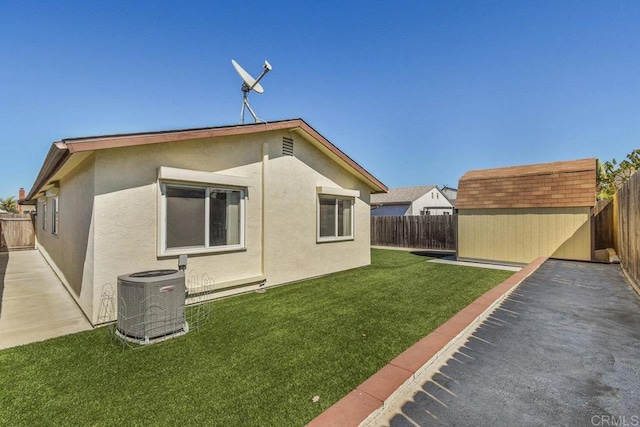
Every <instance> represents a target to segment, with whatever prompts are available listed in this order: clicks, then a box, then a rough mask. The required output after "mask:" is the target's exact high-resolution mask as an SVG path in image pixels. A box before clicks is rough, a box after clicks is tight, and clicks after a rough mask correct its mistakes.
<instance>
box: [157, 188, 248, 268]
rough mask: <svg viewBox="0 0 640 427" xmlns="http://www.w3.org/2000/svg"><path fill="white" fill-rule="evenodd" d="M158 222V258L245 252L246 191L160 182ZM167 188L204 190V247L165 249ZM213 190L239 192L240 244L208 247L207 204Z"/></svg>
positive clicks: (208, 213)
mask: <svg viewBox="0 0 640 427" xmlns="http://www.w3.org/2000/svg"><path fill="white" fill-rule="evenodd" d="M159 184H160V188H159V198H160V202H159V208H160V209H159V216H158V218H159V221H158V256H171V255H181V254H205V253H216V252H232V251H242V250H246V241H245V230H246V225H247V222H246V199H247V189H246V188H239V187H229V186H221V185H212V184H202V183H193V184H188V183H181V182H170V181H162V182H160V183H159ZM167 186H169V187H172V188H198V189H204V190H205V195H204V200H205V203H204V209H205V211H204V218H205V221H204V229H203V230H202V232H203V233H204V246H192V247H181V248H167V202H166V189H167ZM214 190H224V191H229V190H231V191H239V192H240V243H239V244H236V245H221V246H210V245H209V227H210V218H209V216H210V203H207V202H208V200H209V197H210V196H211V192H212V191H214Z"/></svg>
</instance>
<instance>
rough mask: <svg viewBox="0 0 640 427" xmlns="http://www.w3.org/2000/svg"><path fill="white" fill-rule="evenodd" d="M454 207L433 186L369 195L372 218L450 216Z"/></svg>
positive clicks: (404, 188)
mask: <svg viewBox="0 0 640 427" xmlns="http://www.w3.org/2000/svg"><path fill="white" fill-rule="evenodd" d="M453 212H454V205H453V203H452V202H451V200H449V199H448V198H447V197H446V196H445V195H444V194H443V192H442V191H441V190H440V189H439V188H438V187H437V186H435V185H423V186H420V187H402V188H390V189H389V191H388V192H387V193H380V194H373V195H371V215H372V216H403V215H451V214H453Z"/></svg>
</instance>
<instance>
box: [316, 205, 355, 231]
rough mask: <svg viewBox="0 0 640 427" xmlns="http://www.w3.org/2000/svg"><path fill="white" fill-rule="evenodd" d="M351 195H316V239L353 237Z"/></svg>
mask: <svg viewBox="0 0 640 427" xmlns="http://www.w3.org/2000/svg"><path fill="white" fill-rule="evenodd" d="M353 202H354V199H353V198H351V197H338V196H329V195H319V196H318V241H332V240H348V239H353Z"/></svg>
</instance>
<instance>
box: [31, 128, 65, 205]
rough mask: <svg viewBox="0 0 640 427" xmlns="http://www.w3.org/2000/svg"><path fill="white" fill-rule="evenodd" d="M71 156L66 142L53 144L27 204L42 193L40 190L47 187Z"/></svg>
mask: <svg viewBox="0 0 640 427" xmlns="http://www.w3.org/2000/svg"><path fill="white" fill-rule="evenodd" d="M70 155H71V153H70V151H69V148H68V147H67V144H65V143H64V142H61V141H58V142H54V143H53V144H51V148H49V152H48V153H47V156H46V157H45V158H44V162H43V163H42V167H41V168H40V172H39V173H38V176H37V178H36V180H35V182H34V183H33V187H31V190H30V191H29V194H28V195H27V197H26V198H25V199H24V201H25V202H29V201H31V200H32V199H33V198H34V197H35V196H36V194H38V193H39V192H40V189H41V188H42V187H44V186H45V185H46V183H47V181H49V179H50V178H51V177H52V176H53V175H55V173H56V172H57V171H58V170H60V168H61V167H62V166H63V165H64V164H65V162H66V161H67V159H68V158H69V156H70Z"/></svg>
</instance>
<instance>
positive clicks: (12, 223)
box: [0, 214, 36, 252]
mask: <svg viewBox="0 0 640 427" xmlns="http://www.w3.org/2000/svg"><path fill="white" fill-rule="evenodd" d="M35 247H36V236H35V233H34V230H33V221H32V219H31V215H11V214H9V215H0V252H7V251H10V250H15V249H34V248H35Z"/></svg>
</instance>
